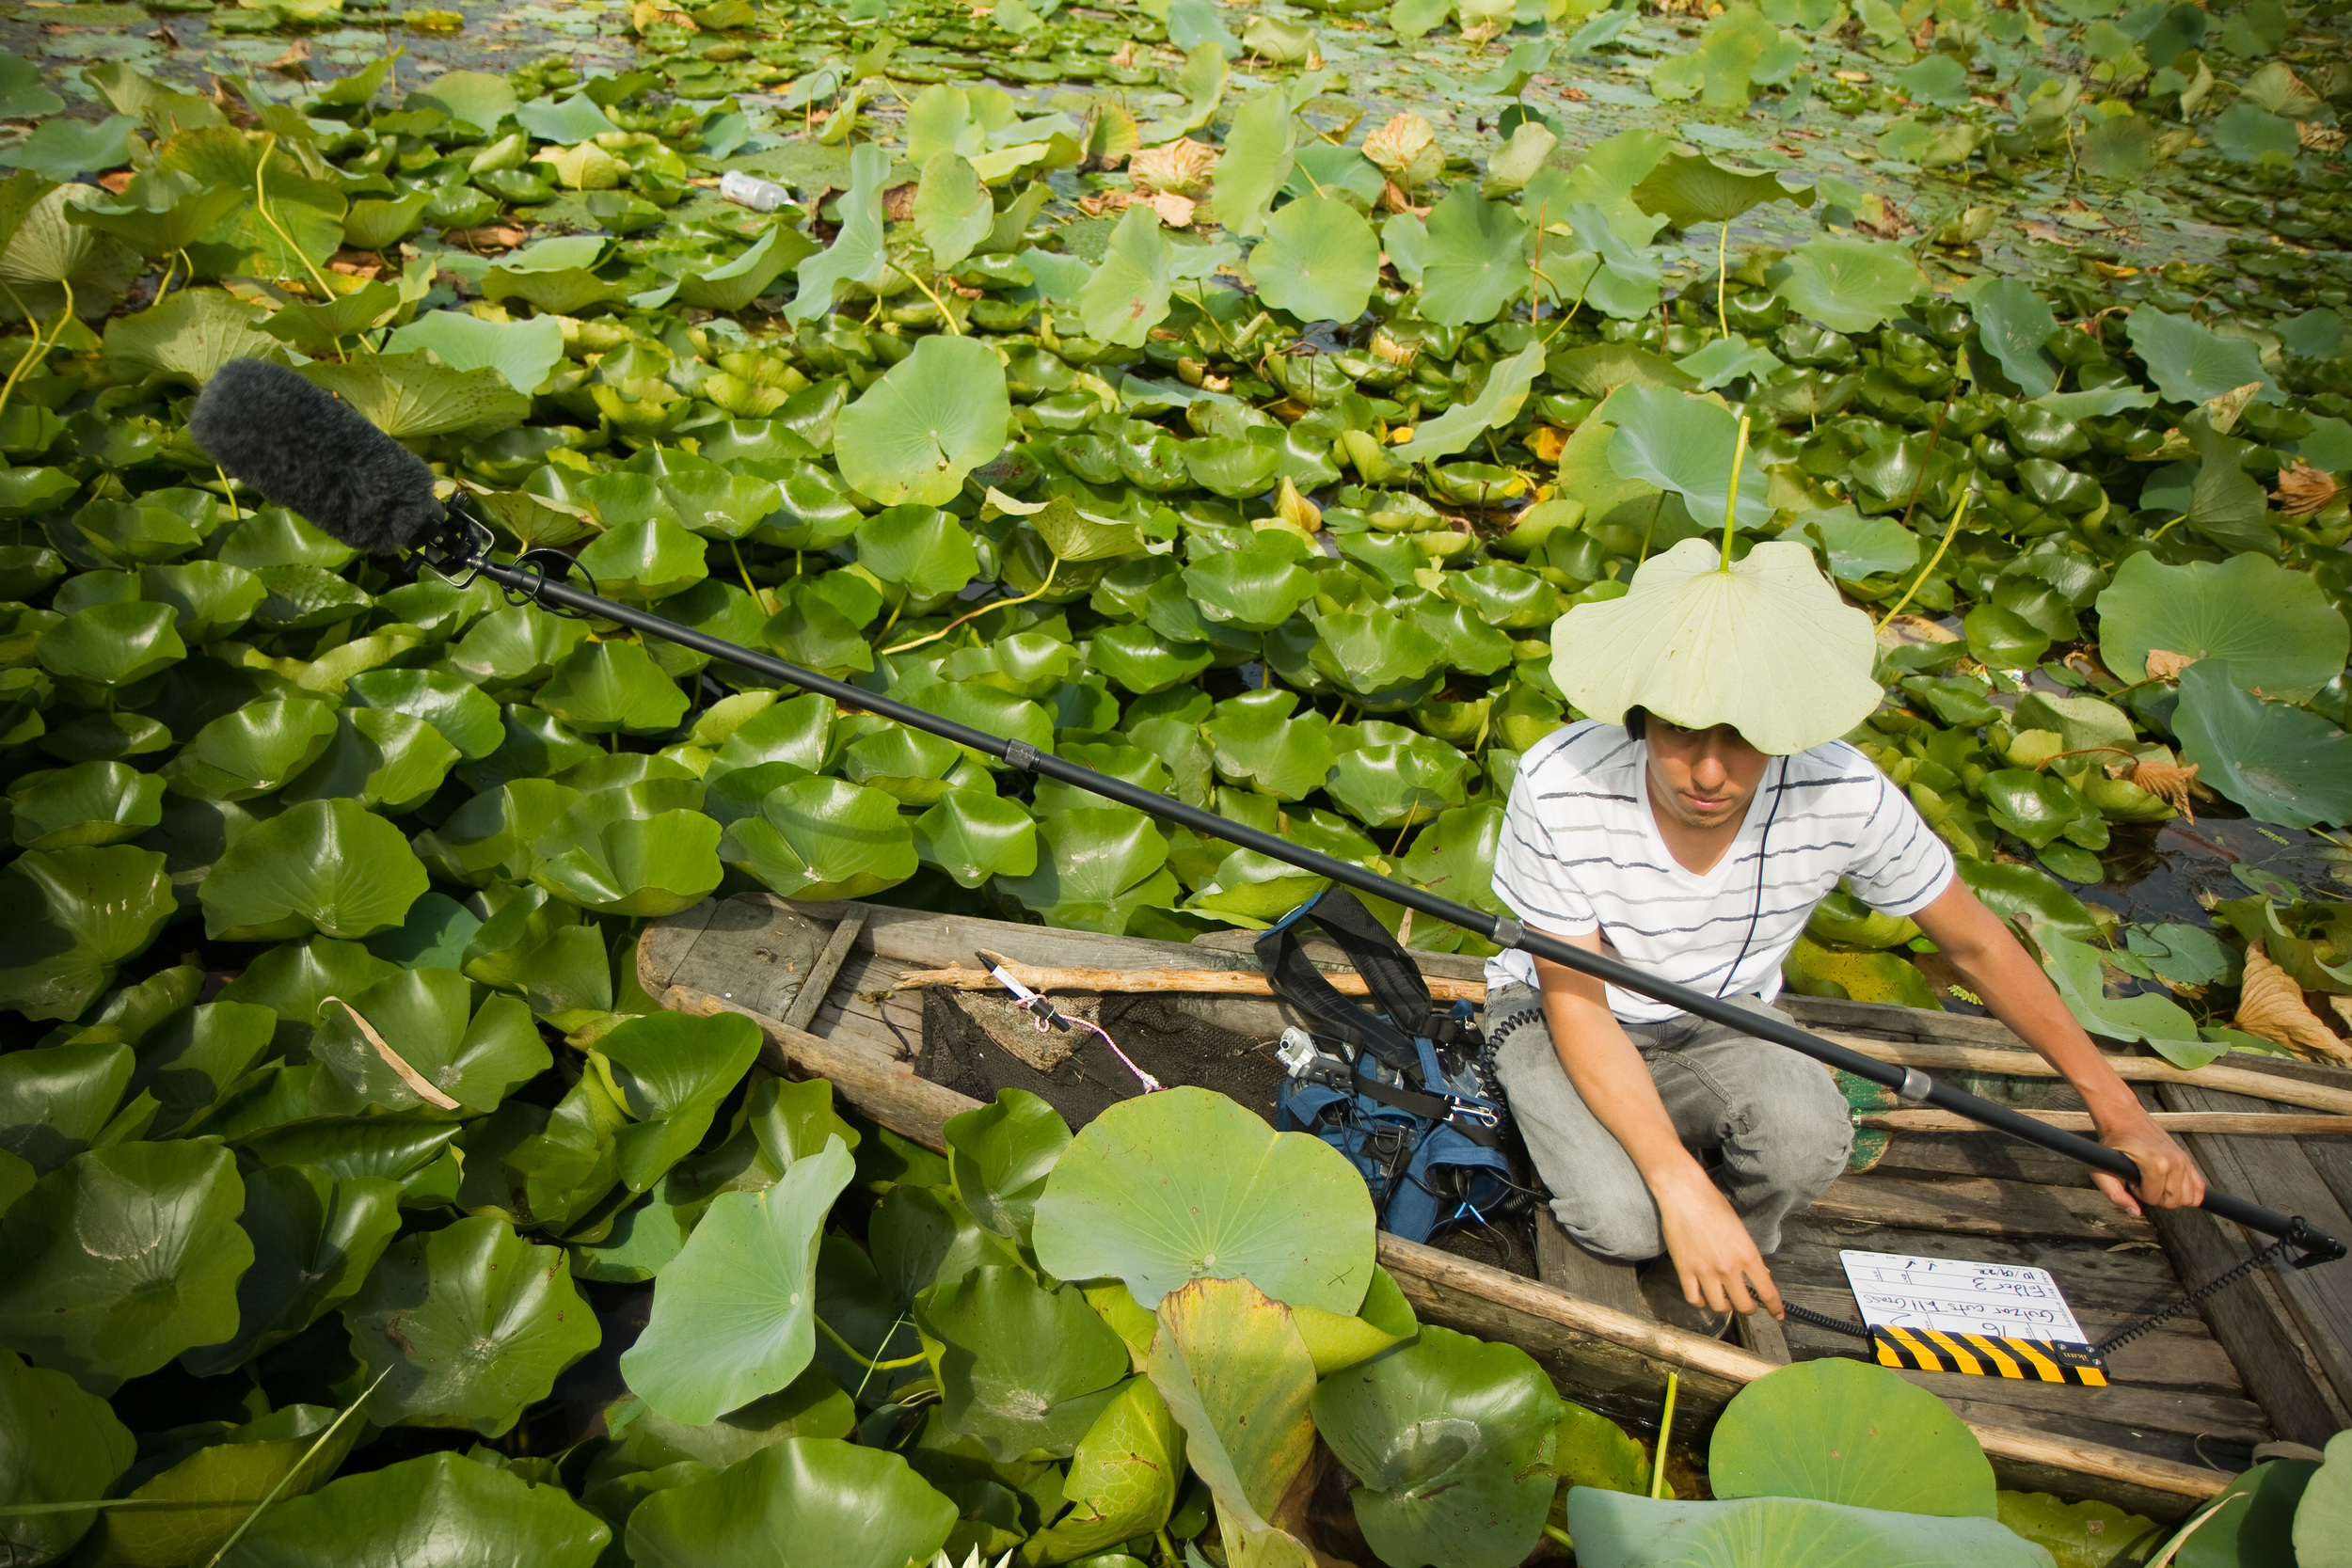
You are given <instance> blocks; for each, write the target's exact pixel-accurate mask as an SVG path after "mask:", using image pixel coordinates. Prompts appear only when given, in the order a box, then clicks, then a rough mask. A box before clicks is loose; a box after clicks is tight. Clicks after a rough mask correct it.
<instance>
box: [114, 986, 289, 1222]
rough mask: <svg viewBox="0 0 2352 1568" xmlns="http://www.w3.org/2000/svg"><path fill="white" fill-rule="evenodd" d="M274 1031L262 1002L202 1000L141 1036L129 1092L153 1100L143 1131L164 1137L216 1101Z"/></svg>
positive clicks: (256, 1057) (260, 1053)
mask: <svg viewBox="0 0 2352 1568" xmlns="http://www.w3.org/2000/svg"><path fill="white" fill-rule="evenodd" d="M277 1032H278V1020H277V1017H276V1016H275V1015H274V1014H272V1013H271V1012H270V1010H269V1009H268V1008H267V1007H260V1006H254V1005H252V1004H250V1003H246V1002H205V1003H199V1005H198V1006H193V1007H190V1008H188V1009H187V1010H185V1011H184V1012H180V1013H175V1014H173V1015H172V1016H171V1017H170V1018H169V1019H167V1020H166V1021H165V1022H162V1023H160V1024H158V1025H156V1026H155V1028H154V1029H152V1030H151V1031H150V1032H149V1033H148V1034H147V1035H145V1036H144V1037H141V1039H140V1041H139V1063H138V1070H137V1071H136V1072H135V1073H134V1074H133V1075H132V1079H131V1093H132V1094H133V1095H134V1096H136V1095H139V1094H142V1093H144V1094H146V1095H149V1096H151V1098H152V1099H153V1101H155V1105H156V1110H155V1120H154V1122H153V1124H152V1125H151V1126H150V1127H149V1129H148V1133H149V1135H150V1136H151V1137H168V1136H169V1135H171V1134H172V1133H174V1132H179V1131H181V1129H182V1128H183V1127H184V1126H185V1125H186V1124H187V1123H188V1122H189V1121H190V1120H192V1119H194V1118H196V1117H199V1114H200V1113H202V1112H204V1111H207V1110H209V1109H210V1108H211V1107H212V1106H214V1105H215V1104H216V1103H218V1102H219V1101H220V1100H221V1098H222V1096H224V1095H226V1094H227V1093H229V1091H230V1089H232V1088H233V1087H235V1086H236V1085H237V1084H238V1083H239V1081H241V1080H242V1079H243V1078H244V1077H245V1075H246V1072H248V1071H250V1070H251V1069H253V1068H254V1067H255V1066H256V1065H257V1064H258V1063H260V1062H261V1060H262V1057H263V1056H264V1055H265V1054H267V1053H268V1051H269V1048H270V1042H271V1039H272V1038H273V1037H275V1036H276V1034H277ZM249 1197H250V1195H249V1194H248V1199H249Z"/></svg>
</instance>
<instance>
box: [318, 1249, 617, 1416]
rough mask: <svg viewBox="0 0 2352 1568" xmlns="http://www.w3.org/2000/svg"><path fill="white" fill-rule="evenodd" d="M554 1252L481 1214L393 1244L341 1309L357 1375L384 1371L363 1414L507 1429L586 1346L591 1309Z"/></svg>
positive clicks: (592, 1344) (592, 1331)
mask: <svg viewBox="0 0 2352 1568" xmlns="http://www.w3.org/2000/svg"><path fill="white" fill-rule="evenodd" d="M563 1256H564V1255H563V1253H562V1252H561V1251H560V1250H559V1249H557V1248H554V1247H547V1246H539V1245H536V1244H534V1243H531V1242H527V1241H525V1240H524V1239H523V1238H522V1237H521V1236H519V1235H517V1234H516V1232H515V1230H514V1228H513V1227H511V1226H509V1225H507V1224H506V1223H505V1222H504V1221H502V1220H498V1219H493V1218H490V1217H488V1216H484V1217H481V1218H473V1219H461V1220H458V1221H456V1222H454V1223H453V1224H451V1225H449V1226H446V1227H443V1228H441V1229H439V1230H436V1231H433V1232H431V1233H430V1234H428V1235H421V1236H411V1237H407V1238H405V1239H404V1240H402V1241H401V1242H399V1243H395V1244H394V1245H393V1246H392V1247H391V1248H390V1249H389V1250H388V1251H387V1252H386V1253H385V1254H384V1258H383V1260H382V1261H381V1262H379V1263H377V1264H376V1266H375V1268H374V1270H373V1272H372V1273H371V1274H370V1275H368V1279H367V1283H366V1284H365V1285H364V1286H363V1287H361V1288H360V1290H359V1291H358V1294H356V1295H355V1296H353V1297H352V1298H351V1300H350V1301H348V1302H347V1303H345V1304H344V1306H343V1309H342V1311H343V1321H344V1322H345V1323H347V1324H348V1325H349V1326H350V1329H351V1348H352V1354H354V1355H355V1356H357V1357H358V1360H359V1363H360V1365H361V1366H362V1367H363V1368H365V1369H366V1370H367V1373H368V1375H369V1377H370V1378H371V1379H373V1377H374V1376H375V1375H376V1374H377V1373H379V1372H382V1371H385V1370H388V1369H389V1374H390V1375H389V1376H388V1377H386V1378H385V1380H384V1381H383V1383H382V1384H380V1385H378V1386H377V1387H376V1390H375V1392H374V1393H373V1394H372V1395H371V1396H369V1399H368V1402H367V1411H368V1417H369V1419H371V1420H373V1421H374V1422H375V1423H376V1424H377V1425H379V1426H390V1425H393V1424H395V1423H398V1422H408V1423H412V1424H415V1425H420V1426H457V1427H468V1426H469V1427H472V1428H473V1429H474V1430H476V1431H478V1432H480V1433H482V1434H483V1435H484V1436H485V1437H490V1436H496V1435H498V1434H499V1433H502V1432H504V1431H506V1430H507V1429H508V1428H509V1427H511V1426H513V1425H514V1424H515V1420H516V1418H517V1417H518V1416H520V1415H521V1414H522V1410H523V1406H525V1405H527V1404H529V1403H531V1402H533V1401H534V1400H541V1399H545V1398H546V1397H547V1395H548V1389H549V1388H551V1387H552V1386H554V1383H555V1379H556V1376H557V1374H559V1373H560V1372H562V1371H563V1370H564V1368H566V1367H568V1366H570V1365H571V1364H572V1363H573V1362H575V1361H577V1360H579V1359H580V1357H581V1356H583V1355H585V1354H588V1353H589V1352H590V1351H592V1350H594V1349H596V1343H597V1340H598V1338H599V1333H598V1330H597V1327H596V1315H595V1314H594V1313H593V1312H591V1311H589V1309H588V1307H587V1304H586V1303H585V1302H583V1301H581V1300H580V1294H579V1292H578V1291H575V1290H574V1289H573V1288H572V1282H571V1276H570V1275H569V1273H568V1272H567V1271H566V1270H565V1269H564V1266H563Z"/></svg>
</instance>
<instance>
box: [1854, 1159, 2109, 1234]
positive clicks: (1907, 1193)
mask: <svg viewBox="0 0 2352 1568" xmlns="http://www.w3.org/2000/svg"><path fill="white" fill-rule="evenodd" d="M1808 1212H1810V1213H1811V1214H1812V1216H1813V1217H1814V1218H1816V1219H1821V1220H1832V1221H1836V1220H1855V1221H1861V1222H1863V1223H1866V1224H1870V1225H1889V1226H1900V1227H1905V1228H1908V1229H1914V1230H1941V1231H1947V1232H1951V1233H1957V1234H1963V1235H1970V1236H2021V1237H2022V1236H2039V1237H2051V1238H2058V1239H2063V1240H2077V1241H2095V1242H2106V1243H2117V1242H2152V1243H2153V1241H2154V1240H2155V1239H2156V1234H2155V1231H2154V1229H2153V1228H2152V1227H2150V1226H2149V1224H2148V1222H2147V1221H2146V1220H2144V1219H2135V1218H2134V1217H2133V1216H2131V1215H2129V1214H2126V1213H2124V1212H2122V1210H2120V1209H2117V1208H2116V1207H2115V1206H2114V1205H2113V1204H2110V1203H2109V1202H2108V1201H2107V1200H2106V1196H2104V1195H2102V1194H2101V1193H2099V1192H2098V1191H2097V1190H2096V1189H2095V1188H2092V1189H2083V1188H2071V1187H2042V1186H2036V1185H2035V1184H2033V1183H2032V1182H2029V1181H2003V1180H1996V1179H1994V1178H1992V1177H1983V1176H1956V1177H1947V1178H1945V1179H1943V1180H1933V1181H1926V1180H1911V1179H1909V1178H1906V1177H1899V1176H1887V1177H1881V1176H1877V1175H1863V1176H1841V1177H1839V1178H1838V1179H1837V1180H1836V1182H1835V1183H1834V1184H1832V1186H1831V1187H1830V1190H1829V1191H1828V1192H1827V1193H1826V1194H1824V1195H1823V1196H1821V1198H1820V1201H1818V1202H1816V1203H1815V1204H1814V1205H1813V1207H1812V1209H1811V1210H1810V1211H1808Z"/></svg>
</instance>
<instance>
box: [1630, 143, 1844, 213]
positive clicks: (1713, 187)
mask: <svg viewBox="0 0 2352 1568" xmlns="http://www.w3.org/2000/svg"><path fill="white" fill-rule="evenodd" d="M1631 196H1632V199H1633V204H1634V205H1635V206H1637V207H1639V208H1641V209H1642V211H1644V212H1645V213H1655V214H1658V215H1659V216H1661V217H1662V218H1664V219H1665V220H1666V221H1667V222H1668V223H1670V224H1672V225H1673V226H1674V227H1676V228H1677V229H1688V228H1690V227H1691V226H1692V224H1694V223H1728V222H1730V221H1731V220H1732V219H1733V218H1736V217H1738V216H1739V215H1740V214H1742V213H1745V212H1747V211H1748V210H1749V209H1751V208H1754V207H1757V206H1761V205H1762V204H1763V203H1765V202H1767V201H1781V200H1790V201H1794V202H1796V203H1797V204H1798V205H1799V206H1801V207H1804V206H1810V205H1812V201H1813V192H1812V190H1811V189H1810V188H1807V189H1805V190H1803V191H1792V190H1790V189H1788V187H1787V186H1785V185H1783V184H1782V183H1781V182H1780V181H1779V180H1778V179H1777V178H1776V177H1774V176H1772V175H1771V174H1766V173H1762V172H1760V171H1756V170H1752V169H1738V168H1732V167H1729V166H1726V165H1724V164H1722V163H1720V162H1718V161H1717V160H1715V159H1713V158H1704V157H1676V156H1670V157H1667V158H1664V159H1662V160H1661V161H1660V162H1659V164H1658V165H1657V166H1655V167H1654V168H1652V169H1651V170H1650V171H1649V172H1648V173H1647V174H1645V175H1644V176H1643V177H1642V180H1641V182H1640V183H1638V184H1636V185H1635V186H1634V187H1633V189H1632V192H1631Z"/></svg>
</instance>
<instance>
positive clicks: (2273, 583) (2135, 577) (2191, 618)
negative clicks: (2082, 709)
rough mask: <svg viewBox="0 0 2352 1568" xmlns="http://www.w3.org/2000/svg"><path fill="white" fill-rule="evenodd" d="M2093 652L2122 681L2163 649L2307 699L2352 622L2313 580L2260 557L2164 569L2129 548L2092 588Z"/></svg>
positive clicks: (2137, 674) (2336, 666)
mask: <svg viewBox="0 0 2352 1568" xmlns="http://www.w3.org/2000/svg"><path fill="white" fill-rule="evenodd" d="M2099 626H2100V643H2099V651H2100V655H2101V657H2103V658H2104V659H2105V660H2106V664H2107V667H2108V668H2109V669H2111V670H2114V671H2116V672H2117V673H2120V674H2122V677H2123V678H2124V679H2125V680H2128V681H2137V680H2141V679H2144V678H2145V677H2146V674H2147V669H2146V663H2147V658H2148V655H2149V653H2150V652H2151V651H2153V650H2158V649H2161V650H2163V651H2165V652H2168V653H2173V654H2179V655H2181V656H2182V657H2185V658H2190V659H2212V660H2214V661H2216V662H2218V663H2227V664H2228V665H2229V666H2230V672H2231V674H2232V676H2233V678H2234V679H2236V680H2237V681H2238V682H2239V683H2241V684H2242V685H2244V686H2245V687H2247V688H2248V689H2250V690H2253V691H2256V692H2258V693H2260V694H2261V695H2263V696H2265V697H2269V698H2272V699H2274V700H2276V701H2279V702H2283V703H2299V702H2306V701H2308V700H2310V698H2311V696H2312V693H2313V692H2315V691H2317V690H2318V689H2320V688H2321V687H2323V686H2325V685H2327V684H2328V681H2330V680H2332V679H2334V678H2335V676H2336V675H2337V673H2339V672H2341V671H2342V670H2343V668H2344V659H2345V657H2347V654H2352V627H2347V626H2345V624H2344V617H2342V616H2341V615H2338V614H2337V613H2336V611H2335V608H2334V607H2333V606H2332V605H2330V604H2329V603H2328V600H2327V597H2326V595H2325V594H2322V593H2321V592H2320V589H2319V584H2318V583H2317V582H2315V581H2314V580H2313V579H2312V578H2311V577H2310V576H2308V575H2307V574H2305V573H2302V572H2296V571H2292V570H2290V569H2288V568H2286V567H2284V566H2280V564H2278V563H2277V562H2272V561H2268V560H2265V558H2263V557H2261V556H2259V555H2235V556H2232V557H2231V558H2230V559H2229V560H2227V561H2222V562H2188V563H2186V564H2185V565H2179V566H2168V565H2166V564H2165V563H2164V562H2161V561H2159V560H2157V559H2156V558H2155V557H2154V556H2153V555H2146V554H2141V555H2134V556H2131V557H2129V558H2127V559H2126V560H2125V561H2124V562H2123V563H2122V565H2121V566H2119V567H2118V568H2117V569H2116V573H2115V580H2114V581H2113V582H2112V583H2111V584H2109V585H2108V587H2107V588H2106V590H2105V591H2104V592H2103V593H2101V594H2100V595H2099Z"/></svg>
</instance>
